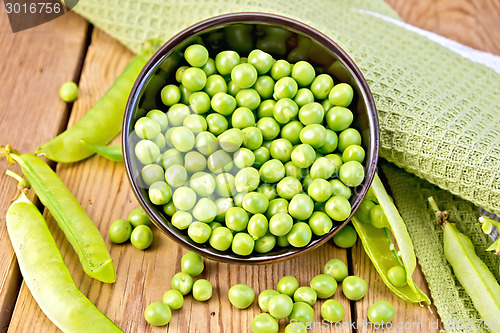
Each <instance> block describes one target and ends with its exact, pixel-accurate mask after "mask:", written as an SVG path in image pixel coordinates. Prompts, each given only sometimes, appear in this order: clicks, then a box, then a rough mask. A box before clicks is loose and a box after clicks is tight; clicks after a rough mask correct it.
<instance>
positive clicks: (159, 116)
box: [146, 109, 168, 132]
mask: <svg viewBox="0 0 500 333" xmlns="http://www.w3.org/2000/svg"><path fill="white" fill-rule="evenodd" d="M146 117H148V118H151V119H154V120H156V121H157V122H158V124H160V129H161V132H165V131H166V130H167V128H168V117H167V114H166V113H164V112H163V111H160V110H156V109H155V110H151V111H149V112H148V113H147V114H146Z"/></svg>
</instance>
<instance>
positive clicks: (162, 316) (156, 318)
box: [144, 302, 172, 326]
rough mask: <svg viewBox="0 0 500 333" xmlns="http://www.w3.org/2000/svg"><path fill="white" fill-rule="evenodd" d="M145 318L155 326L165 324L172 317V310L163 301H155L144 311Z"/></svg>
mask: <svg viewBox="0 0 500 333" xmlns="http://www.w3.org/2000/svg"><path fill="white" fill-rule="evenodd" d="M144 318H145V319H146V321H147V322H148V323H149V324H151V325H153V326H164V325H167V324H168V323H169V322H170V319H172V311H170V308H169V307H168V306H167V304H165V303H163V302H154V303H151V304H149V305H148V307H147V308H146V310H145V311H144Z"/></svg>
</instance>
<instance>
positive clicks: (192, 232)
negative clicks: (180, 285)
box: [181, 221, 212, 292]
mask: <svg viewBox="0 0 500 333" xmlns="http://www.w3.org/2000/svg"><path fill="white" fill-rule="evenodd" d="M211 233H212V229H211V228H210V226H209V225H208V224H206V223H203V222H197V221H196V222H193V223H191V224H190V225H189V227H188V235H189V238H191V239H192V240H193V241H194V242H196V243H198V244H203V243H206V242H207V241H208V239H209V238H210V234H211ZM181 292H182V291H181Z"/></svg>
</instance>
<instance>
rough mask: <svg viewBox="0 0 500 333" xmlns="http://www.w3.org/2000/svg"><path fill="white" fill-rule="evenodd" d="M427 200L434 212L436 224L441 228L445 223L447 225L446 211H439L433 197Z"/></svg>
mask: <svg viewBox="0 0 500 333" xmlns="http://www.w3.org/2000/svg"><path fill="white" fill-rule="evenodd" d="M427 200H429V205H430V206H431V208H432V210H433V211H434V214H436V219H437V223H438V224H439V225H440V226H441V227H443V226H444V225H445V224H446V223H448V217H449V215H448V211H446V210H445V211H441V210H440V209H439V207H438V205H437V203H436V200H434V198H433V197H429V198H428V199H427Z"/></svg>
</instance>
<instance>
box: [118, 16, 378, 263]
mask: <svg viewBox="0 0 500 333" xmlns="http://www.w3.org/2000/svg"><path fill="white" fill-rule="evenodd" d="M253 15H259V17H261V18H262V17H264V18H266V17H267V16H266V15H267V14H266V15H264V14H253ZM269 17H271V18H272V19H273V20H278V21H280V20H285V21H286V22H287V23H290V22H292V23H294V24H296V25H297V28H300V29H305V30H307V31H308V33H311V31H313V30H312V28H309V27H307V26H305V25H303V24H300V23H299V22H296V21H292V20H289V19H284V18H280V17H278V16H274V15H269ZM245 18H246V19H247V20H249V22H245ZM225 20H228V22H231V24H228V23H227V22H226V23H225V22H224V21H225ZM235 20H236V21H237V22H239V23H235ZM254 20H255V17H254V16H252V14H247V15H246V16H245V14H230V15H224V16H220V17H218V18H215V19H212V20H208V21H204V22H201V23H199V24H198V26H197V28H196V29H194V28H193V27H191V28H188V29H187V31H189V30H190V29H194V30H200V29H201V28H204V30H203V29H201V30H202V31H204V32H203V33H199V34H198V35H194V36H193V35H189V34H188V35H189V36H190V37H189V38H187V36H184V35H183V33H180V34H179V35H177V36H176V37H174V38H173V39H172V40H170V41H169V42H167V44H165V45H164V46H163V47H162V48H161V49H160V50H159V51H158V52H157V54H156V57H155V56H153V58H152V59H151V60H150V62H149V63H148V64H147V65H146V67H145V69H144V70H143V73H142V74H141V76H140V77H139V80H138V81H137V82H136V85H135V87H134V89H133V90H132V94H131V98H130V99H129V103H128V107H127V114H126V117H125V123H124V133H128V136H127V135H125V136H124V155H125V160H126V167H127V172H128V175H129V178H130V180H131V182H132V185H133V188H134V191H135V193H136V195H137V196H138V198H139V201H140V202H141V204H142V205H143V207H144V208H145V210H146V211H147V212H148V214H150V215H151V217H152V220H153V222H155V224H157V225H159V227H160V229H162V230H164V231H165V232H166V233H167V234H168V235H170V236H173V238H174V239H176V240H178V241H180V242H181V243H183V244H184V245H187V246H188V247H189V248H190V249H192V250H194V251H197V252H198V253H200V254H202V255H204V256H206V257H209V258H213V259H217V260H225V261H236V262H248V263H251V262H268V261H273V260H279V259H284V258H287V257H289V256H290V255H294V254H298V253H300V252H303V251H304V250H307V249H310V248H312V247H315V246H318V245H319V244H321V243H323V242H324V241H326V240H327V239H328V238H330V237H331V236H333V234H334V233H335V231H337V230H338V229H339V227H341V226H343V225H344V224H345V223H346V222H347V221H348V219H349V218H350V216H352V214H353V213H354V211H355V209H356V208H357V205H358V204H359V201H360V200H361V199H362V196H364V194H365V193H366V191H367V190H368V187H369V184H370V183H371V178H372V177H373V172H374V170H375V168H374V164H375V163H376V157H377V151H378V131H375V132H376V133H373V131H372V125H373V123H375V124H376V116H374V106H373V100H372V99H371V96H368V97H367V96H365V95H364V94H366V91H365V90H364V89H368V88H367V87H365V86H363V83H364V85H366V82H365V81H364V80H362V77H361V76H360V77H356V75H353V74H352V73H351V75H353V76H355V77H356V78H357V79H358V81H360V82H357V81H356V80H353V79H352V78H351V79H350V80H349V79H348V78H346V76H347V74H349V71H348V68H349V67H347V68H346V67H342V66H346V65H345V64H342V60H344V59H342V57H340V58H339V55H338V54H337V55H336V56H337V57H333V56H332V54H331V50H330V53H328V52H327V50H323V52H320V50H322V49H321V48H320V46H321V44H319V43H318V42H317V41H316V42H314V43H313V41H314V40H313V39H310V38H311V37H307V35H305V34H304V33H301V32H300V31H295V30H294V29H292V28H290V27H288V28H286V29H284V28H283V27H282V26H280V27H277V26H276V23H275V24H274V25H271V24H269V23H266V22H261V24H258V23H256V22H253V21H254ZM214 27H215V28H214ZM185 32H186V31H185ZM315 33H317V34H320V33H318V32H315ZM320 35H321V34H320ZM321 36H322V35H321ZM323 37H324V36H323ZM316 38H319V37H317V36H316ZM324 38H326V37H324ZM330 42H331V41H330ZM331 43H333V42H331ZM337 48H338V46H337ZM338 50H340V48H338ZM339 52H340V51H339ZM340 55H342V56H343V57H347V56H346V55H345V54H343V53H340ZM349 60H350V59H349ZM328 63H329V64H330V65H329V66H326V64H328ZM349 65H351V66H353V64H349ZM349 69H351V70H353V69H352V68H349ZM354 69H355V70H357V68H355V67H354ZM148 70H149V72H148ZM357 71H358V72H359V70H357ZM358 72H354V74H357V75H360V74H359V73H358ZM141 80H142V81H141ZM360 86H361V87H362V88H363V89H360ZM370 102H371V103H370ZM360 108H361V109H362V110H364V113H362V112H360ZM363 108H364V109H363ZM360 114H361V115H360ZM363 115H364V116H363ZM375 134H376V135H375Z"/></svg>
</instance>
